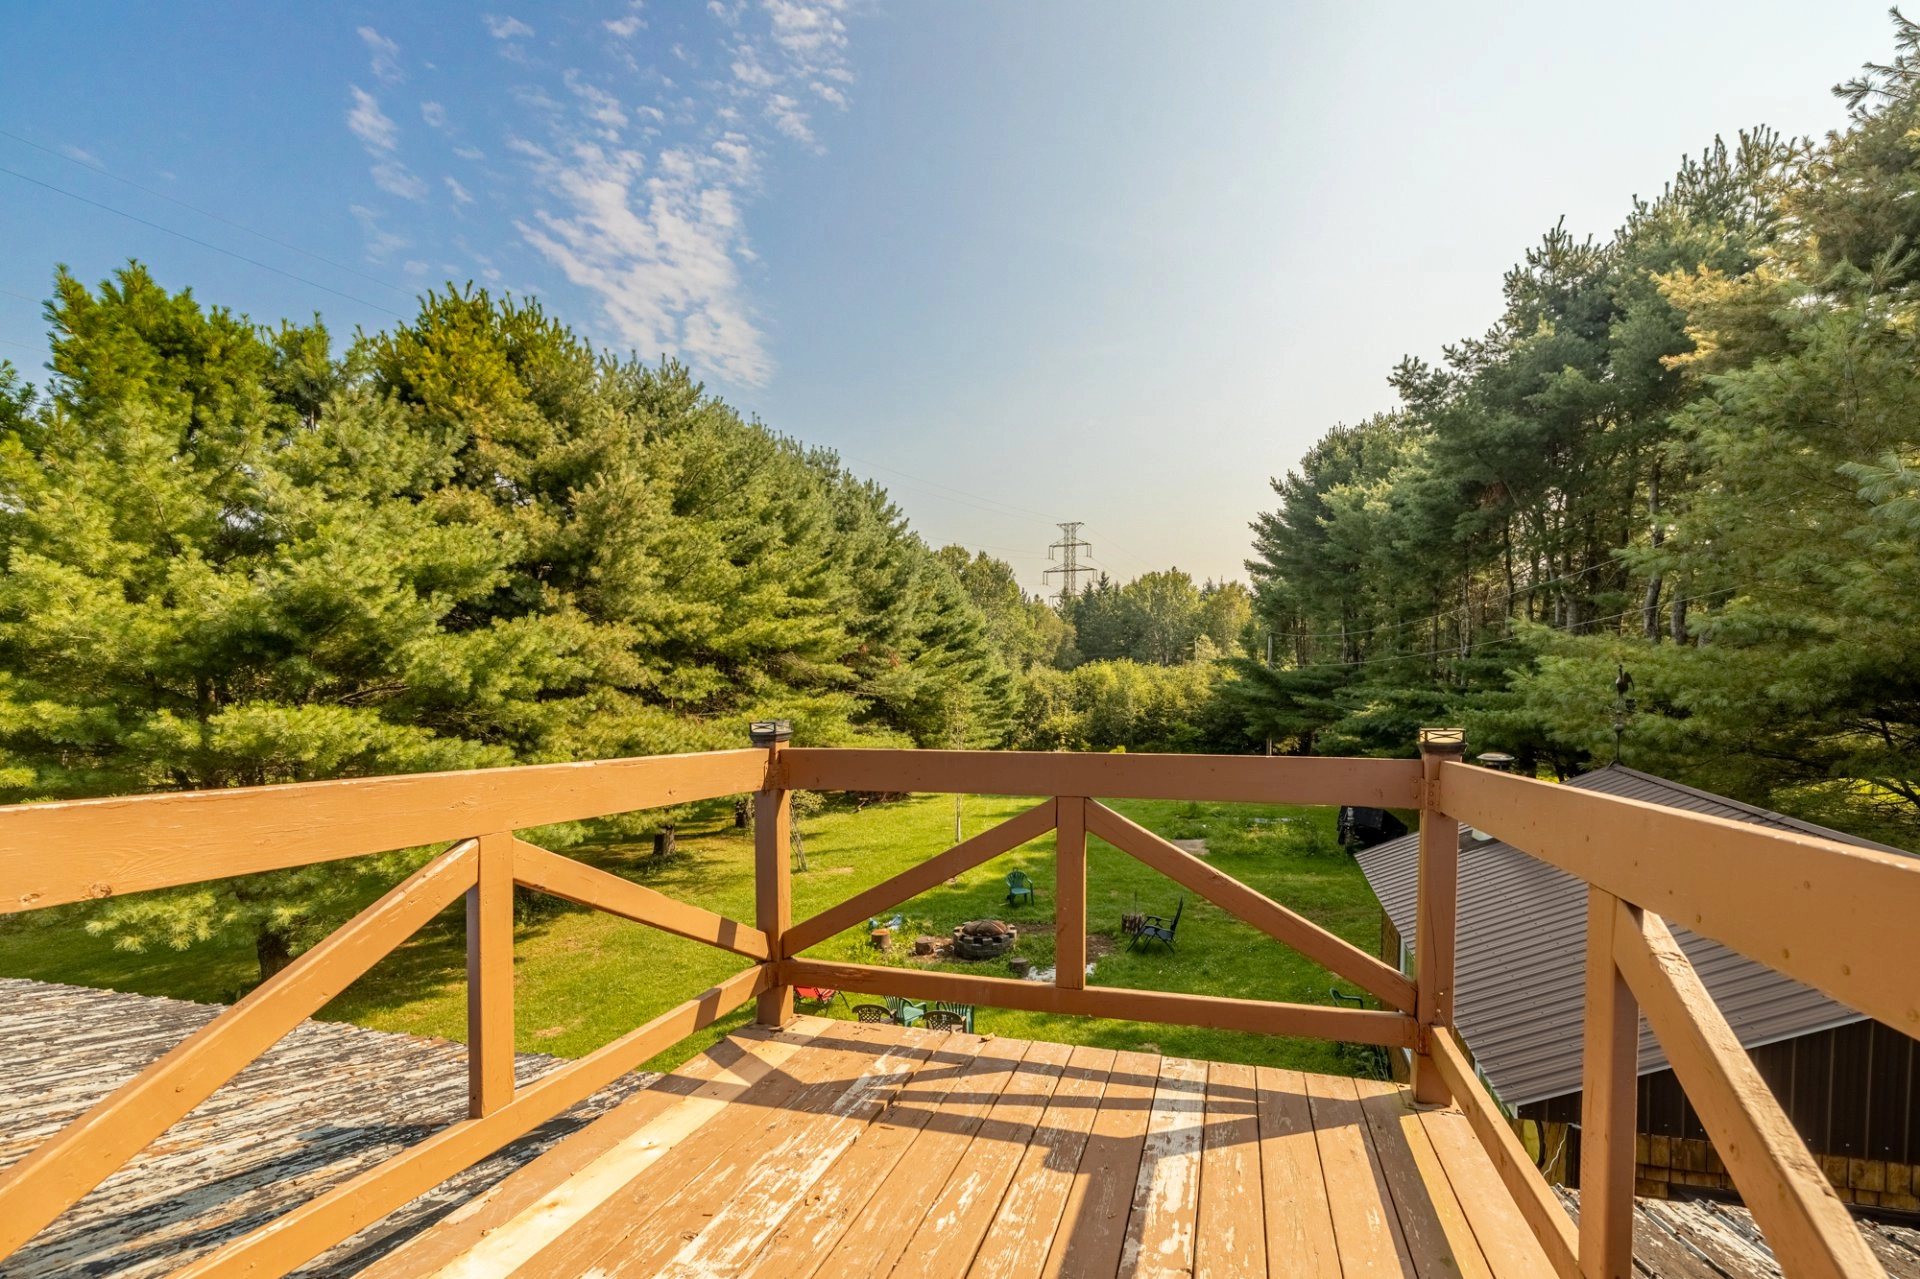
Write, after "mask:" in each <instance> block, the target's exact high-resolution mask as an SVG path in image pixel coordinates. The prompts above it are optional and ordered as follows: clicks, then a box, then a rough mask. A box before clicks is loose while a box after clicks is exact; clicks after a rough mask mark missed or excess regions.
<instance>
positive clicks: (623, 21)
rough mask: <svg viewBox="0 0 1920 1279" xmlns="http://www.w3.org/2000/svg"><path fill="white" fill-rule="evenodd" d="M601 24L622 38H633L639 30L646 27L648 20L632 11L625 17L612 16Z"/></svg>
mask: <svg viewBox="0 0 1920 1279" xmlns="http://www.w3.org/2000/svg"><path fill="white" fill-rule="evenodd" d="M600 25H601V26H603V27H605V28H606V29H607V30H609V31H611V32H613V34H615V35H617V36H619V37H620V38H621V39H622V40H631V39H633V37H634V35H635V34H636V33H637V32H640V31H644V30H645V29H646V26H647V20H646V19H645V18H643V17H641V16H640V15H639V14H637V13H630V14H628V15H627V16H626V17H624V18H610V19H608V20H607V21H605V22H603V23H601V24H600Z"/></svg>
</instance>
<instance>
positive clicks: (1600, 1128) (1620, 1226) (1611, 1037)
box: [1580, 885, 1640, 1279]
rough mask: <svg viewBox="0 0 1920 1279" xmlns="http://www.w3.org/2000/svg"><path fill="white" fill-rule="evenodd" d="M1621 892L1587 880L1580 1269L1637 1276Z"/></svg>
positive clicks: (1632, 1007) (1631, 1035) (1631, 1042)
mask: <svg viewBox="0 0 1920 1279" xmlns="http://www.w3.org/2000/svg"><path fill="white" fill-rule="evenodd" d="M1619 909H1620V899H1619V898H1617V897H1615V896H1614V895H1613V894H1611V893H1609V892H1606V891H1604V890H1602V889H1598V888H1594V887H1593V886H1591V885H1589V886H1588V887H1587V974H1586V984H1587V1003H1586V1018H1585V1023H1584V1029H1583V1032H1582V1033H1583V1042H1584V1046H1583V1048H1582V1052H1581V1070H1580V1083H1581V1101H1580V1269H1581V1271H1582V1273H1583V1274H1585V1275H1586V1276H1587V1277H1588V1279H1633V1164H1634V1134H1635V1132H1636V1131H1638V1124H1637V1116H1636V1115H1635V1109H1636V1106H1637V1104H1638V1094H1639V1083H1640V1072H1639V1061H1640V1057H1639V1054H1640V1006H1639V1005H1638V1004H1637V1003H1635V1002H1634V998H1633V992H1632V991H1631V990H1629V989H1628V988H1627V983H1626V981H1625V980H1624V979H1623V978H1622V977H1621V976H1620V970H1619V969H1618V968H1616V967H1615V966H1614V957H1613V922H1614V916H1615V915H1616V914H1617V913H1618V912H1619Z"/></svg>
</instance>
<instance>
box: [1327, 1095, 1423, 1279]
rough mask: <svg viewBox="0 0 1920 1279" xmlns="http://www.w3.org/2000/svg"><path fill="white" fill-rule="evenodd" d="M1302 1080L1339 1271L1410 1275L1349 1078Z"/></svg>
mask: <svg viewBox="0 0 1920 1279" xmlns="http://www.w3.org/2000/svg"><path fill="white" fill-rule="evenodd" d="M1305 1079H1306V1085H1307V1097H1308V1101H1309V1105H1310V1108H1311V1110H1312V1112H1313V1131H1314V1139H1315V1141H1316V1142H1317V1143H1318V1145H1319V1147H1320V1168H1321V1171H1322V1172H1323V1173H1324V1174H1325V1176H1326V1180H1327V1206H1328V1209H1329V1211H1330V1214H1331V1215H1332V1217H1333V1238H1334V1243H1335V1245H1336V1246H1337V1248H1338V1251H1339V1256H1340V1267H1341V1271H1342V1273H1343V1274H1345V1275H1347V1276H1349V1277H1350V1279H1361V1277H1363V1276H1364V1277H1365V1279H1380V1277H1381V1276H1388V1275H1407V1276H1411V1275H1413V1274H1415V1271H1414V1268H1413V1262H1412V1260H1411V1259H1410V1258H1409V1257H1408V1255H1407V1246H1406V1241H1405V1240H1404V1239H1403V1238H1402V1236H1401V1233H1400V1219H1399V1217H1397V1216H1396V1215H1395V1214H1394V1211H1393V1195H1392V1192H1391V1191H1390V1190H1389V1189H1388V1188H1387V1182H1386V1177H1385V1176H1384V1175H1383V1174H1382V1173H1381V1171H1380V1167H1379V1165H1378V1164H1376V1163H1375V1162H1374V1155H1373V1143H1372V1141H1371V1140H1369V1138H1368V1135H1367V1122H1366V1117H1365V1116H1364V1115H1363V1114H1362V1113H1361V1110H1360V1094H1359V1092H1358V1091H1357V1090H1356V1089H1355V1088H1354V1084H1353V1080H1351V1079H1344V1078H1334V1077H1332V1076H1328V1075H1307V1076H1305Z"/></svg>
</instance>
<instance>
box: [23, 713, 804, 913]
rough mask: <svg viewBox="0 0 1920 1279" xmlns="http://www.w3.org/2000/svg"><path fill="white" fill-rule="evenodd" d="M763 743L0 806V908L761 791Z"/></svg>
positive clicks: (138, 889)
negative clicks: (1, 860) (0, 877)
mask: <svg viewBox="0 0 1920 1279" xmlns="http://www.w3.org/2000/svg"><path fill="white" fill-rule="evenodd" d="M766 759H767V757H766V752H765V751H758V750H743V751H716V752H710V753H708V754H703V755H655V756H649V757H646V758H641V759H612V760H598V761H595V762H593V763H586V764H539V765H533V766H526V767H519V768H490V769H476V770H472V771H468V772H460V773H415V774H411V775H408V776H404V777H367V778H354V779H351V780H348V781H337V782H302V783H300V784H298V785H293V786H254V787H245V788H233V789H228V790H208V791H192V792H188V793H185V794H177V795H140V796H134V797H131V798H124V799H83V800H73V801H70V802H63V803H57V804H12V805H7V806H6V807H4V808H0V848H5V849H6V850H7V866H6V871H5V882H4V884H0V913H5V912H8V911H17V910H31V909H37V908H39V907H43V906H57V905H59V904H60V903H62V902H72V901H81V900H85V899H88V898H96V897H113V896H123V895H125V894H127V893H137V892H144V891H146V890H147V889H151V888H166V887H168V886H170V885H174V884H193V883H200V882H202V881H204V880H209V879H223V878H225V877H227V876H230V875H243V874H251V873H253V872H255V871H262V870H277V869H280V868H283V867H287V866H304V865H307V864H309V863H311V862H322V861H333V860H337V859H339V858H342V857H359V856H362V855H364V854H367V853H379V852H385V851H387V850H389V849H395V848H413V847H417V846H419V845H423V844H433V843H438V842H440V841H442V840H454V839H464V838H466V837H468V836H470V835H472V834H473V833H474V832H475V831H496V830H525V829H527V828H528V827H531V826H544V825H547V824H549V823H552V822H571V821H580V820H582V819H585V818H588V817H601V816H605V815H606V814H608V813H624V812H631V811H633V810H635V809H641V808H657V807H661V806H664V805H669V804H685V803H691V802H692V801H694V800H699V799H712V798H714V797H716V796H721V795H733V794H738V793H741V792H743V791H749V790H753V789H754V788H756V787H758V786H760V785H762V784H763V781H764V779H765V776H766Z"/></svg>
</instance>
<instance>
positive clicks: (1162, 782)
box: [779, 747, 1420, 808]
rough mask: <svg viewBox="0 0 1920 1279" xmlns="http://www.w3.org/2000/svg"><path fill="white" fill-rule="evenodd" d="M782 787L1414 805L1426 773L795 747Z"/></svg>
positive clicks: (1179, 758) (1212, 760)
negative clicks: (1418, 788)
mask: <svg viewBox="0 0 1920 1279" xmlns="http://www.w3.org/2000/svg"><path fill="white" fill-rule="evenodd" d="M780 768H781V772H780V779H779V784H780V785H782V786H790V787H793V788H794V789H796V790H803V789H804V790H862V791H920V792H935V793H939V794H954V793H959V794H965V795H1035V796H1052V795H1091V796H1096V797H1098V798H1102V799H1197V800H1211V801H1232V802H1238V803H1245V804H1363V805H1367V806H1370V807H1374V808H1401V807H1405V806H1406V805H1408V804H1410V803H1412V802H1413V800H1414V788H1415V784H1416V783H1417V782H1418V781H1419V779H1420V766H1419V764H1418V763H1416V762H1415V761H1413V760H1406V759H1337V758H1320V757H1309V756H1286V757H1268V756H1259V755H1134V754H1127V755H1106V754H1094V753H1091V752H1089V753H1079V754H1076V753H1073V752H1069V751H900V750H865V749H861V750H848V749H831V748H815V747H795V748H794V749H792V750H789V751H787V752H786V753H785V754H784V755H783V756H782V757H781V761H780Z"/></svg>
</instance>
